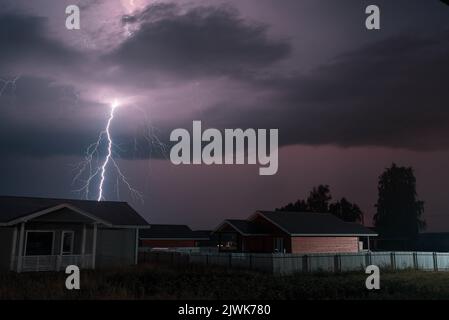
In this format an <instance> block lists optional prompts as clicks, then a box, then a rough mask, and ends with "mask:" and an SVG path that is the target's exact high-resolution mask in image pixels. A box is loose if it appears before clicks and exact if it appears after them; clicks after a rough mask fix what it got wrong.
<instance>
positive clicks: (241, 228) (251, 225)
mask: <svg viewBox="0 0 449 320" xmlns="http://www.w3.org/2000/svg"><path fill="white" fill-rule="evenodd" d="M226 224H227V225H229V226H231V227H232V228H233V229H234V230H236V231H237V232H239V233H240V234H242V235H252V236H256V235H267V234H270V230H268V229H267V228H265V227H264V226H262V225H260V224H258V223H255V222H253V221H249V220H236V219H228V220H225V221H224V222H223V223H222V224H221V225H220V226H219V227H218V228H217V230H219V229H221V228H222V227H223V226H225V225H226Z"/></svg>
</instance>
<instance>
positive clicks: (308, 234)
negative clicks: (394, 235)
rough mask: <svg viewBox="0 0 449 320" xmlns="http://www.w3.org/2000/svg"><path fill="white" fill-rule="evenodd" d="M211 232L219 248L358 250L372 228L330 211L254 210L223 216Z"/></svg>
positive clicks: (234, 249)
mask: <svg viewBox="0 0 449 320" xmlns="http://www.w3.org/2000/svg"><path fill="white" fill-rule="evenodd" d="M214 233H215V234H216V235H217V236H218V239H219V240H218V241H219V247H220V250H221V251H231V252H232V251H234V252H253V253H273V252H285V253H333V252H341V253H343V252H358V251H359V250H360V249H361V248H360V240H361V238H362V237H366V238H368V239H369V237H375V236H377V234H376V233H375V232H373V231H372V230H370V229H368V228H365V227H364V226H362V225H360V224H356V223H348V222H344V221H342V220H340V219H339V218H337V217H335V216H334V215H331V214H323V213H300V212H269V211H257V212H256V213H255V214H253V215H252V216H251V217H250V218H248V219H247V220H225V221H224V222H223V223H222V224H221V225H220V226H219V227H218V228H217V229H216V230H215V231H214Z"/></svg>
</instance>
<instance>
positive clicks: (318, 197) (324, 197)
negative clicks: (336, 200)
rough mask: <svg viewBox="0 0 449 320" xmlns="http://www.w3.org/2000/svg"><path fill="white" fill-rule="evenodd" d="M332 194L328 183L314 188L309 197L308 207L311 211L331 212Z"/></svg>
mask: <svg viewBox="0 0 449 320" xmlns="http://www.w3.org/2000/svg"><path fill="white" fill-rule="evenodd" d="M331 199H332V196H331V192H330V189H329V186H328V185H319V186H318V187H315V188H313V190H312V191H311V192H310V194H309V197H308V198H307V207H308V208H309V211H311V212H329V201H331Z"/></svg>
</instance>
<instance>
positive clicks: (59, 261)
mask: <svg viewBox="0 0 449 320" xmlns="http://www.w3.org/2000/svg"><path fill="white" fill-rule="evenodd" d="M19 260H21V261H20V262H19ZM13 264H14V265H19V264H20V265H21V266H22V267H21V271H22V272H33V271H36V272H39V271H62V270H65V268H67V267H68V266H70V265H76V266H78V267H79V268H80V269H92V268H93V255H91V254H86V255H64V256H63V255H50V256H22V257H15V258H14V261H13Z"/></svg>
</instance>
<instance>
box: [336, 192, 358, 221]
mask: <svg viewBox="0 0 449 320" xmlns="http://www.w3.org/2000/svg"><path fill="white" fill-rule="evenodd" d="M329 211H330V212H331V213H332V214H333V215H335V216H337V217H338V218H340V219H342V220H343V221H346V222H356V223H360V222H362V221H363V212H362V210H360V208H359V206H358V205H356V204H355V203H351V202H349V201H348V200H346V198H342V199H341V200H340V201H337V202H334V203H332V204H331V205H330V206H329Z"/></svg>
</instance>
